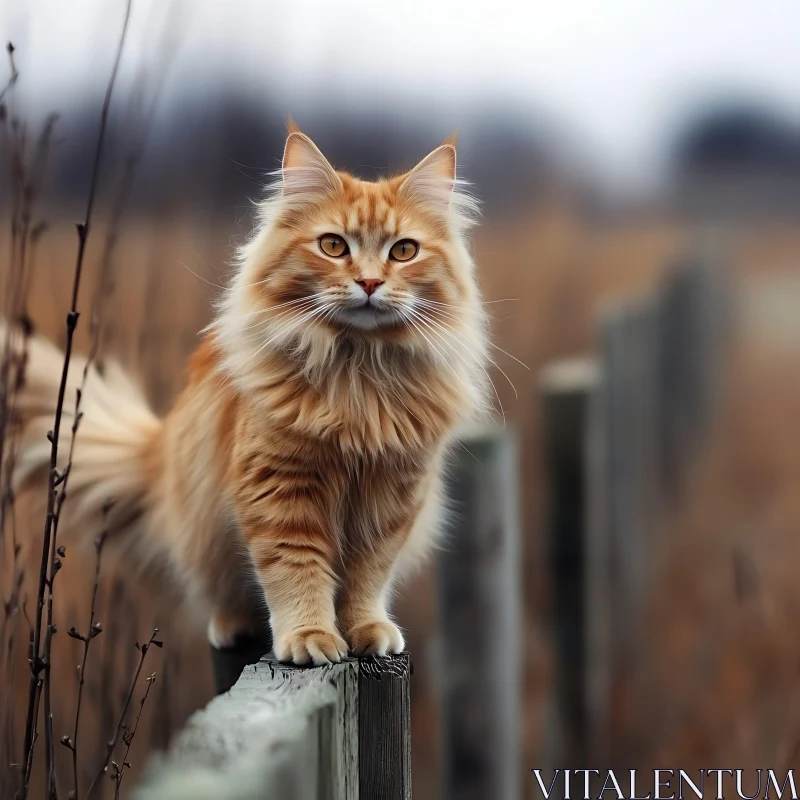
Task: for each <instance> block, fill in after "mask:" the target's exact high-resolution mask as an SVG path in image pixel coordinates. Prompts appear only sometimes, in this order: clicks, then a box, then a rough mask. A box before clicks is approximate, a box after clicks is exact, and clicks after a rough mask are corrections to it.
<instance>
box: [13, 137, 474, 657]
mask: <svg viewBox="0 0 800 800" xmlns="http://www.w3.org/2000/svg"><path fill="white" fill-rule="evenodd" d="M455 167H456V150H455V146H454V143H453V142H447V143H445V144H443V145H442V146H440V147H439V148H437V149H436V150H434V151H433V152H432V153H431V154H430V155H429V156H428V157H427V158H425V159H424V160H423V161H422V162H421V163H420V164H418V165H417V166H416V167H415V168H414V169H413V170H411V171H410V172H408V173H406V174H404V175H400V176H397V177H392V178H389V179H385V180H379V181H377V182H374V183H373V182H366V181H361V180H358V179H357V178H355V177H352V176H351V175H348V174H347V173H344V172H337V171H335V170H334V169H333V167H331V166H330V164H329V163H328V161H327V160H326V159H325V158H324V156H323V155H322V154H321V153H320V151H319V150H318V149H317V147H316V146H315V145H314V144H313V142H312V141H311V140H310V139H309V138H308V137H307V136H305V135H304V134H302V133H300V132H299V131H297V130H295V129H292V130H290V133H289V136H288V138H287V142H286V148H285V152H284V158H283V166H282V170H281V172H280V174H279V176H278V179H277V181H276V185H275V186H274V187H273V189H272V191H271V193H270V196H269V197H268V199H267V200H265V201H264V202H263V203H262V204H261V206H260V220H259V225H258V227H257V230H256V232H255V235H254V236H253V238H252V240H251V241H250V242H249V243H248V244H247V245H246V246H244V247H243V248H242V250H241V252H240V254H239V260H238V270H237V274H236V276H235V279H234V281H233V283H232V285H231V287H230V288H229V290H228V291H227V292H226V295H225V297H224V298H223V300H222V302H221V303H220V306H219V308H218V309H217V313H216V315H215V320H214V322H213V323H212V325H211V326H210V327H209V328H208V330H207V331H206V332H205V333H204V338H203V341H202V343H201V344H200V346H199V347H198V349H197V351H196V353H195V354H194V356H193V358H192V361H191V366H190V375H189V382H188V385H187V386H186V388H185V389H184V391H183V392H182V394H181V395H180V397H179V398H178V400H177V402H176V404H175V406H174V408H173V409H172V411H171V412H170V413H169V414H168V415H167V416H166V417H165V418H164V419H163V420H159V419H158V418H156V417H155V416H154V414H153V413H152V412H151V411H150V410H149V409H148V407H147V404H146V402H145V401H144V399H143V396H142V394H141V393H140V392H139V391H138V390H137V388H136V386H135V385H134V384H133V382H132V381H131V380H130V379H129V378H127V376H125V374H124V373H123V372H122V371H121V370H120V369H119V368H117V367H115V366H114V365H110V366H109V368H108V369H106V370H105V371H104V373H103V375H102V376H101V374H100V373H99V371H98V370H96V369H95V368H91V369H90V370H89V376H88V381H87V385H86V390H85V392H84V401H83V408H82V411H83V414H84V416H83V419H82V422H81V425H80V428H79V432H78V438H77V442H76V451H75V459H74V463H73V467H72V471H71V474H70V478H69V495H70V496H69V498H68V501H67V503H66V504H65V514H66V517H65V520H64V523H63V524H62V528H64V527H65V526H66V527H67V528H68V529H69V530H71V531H73V532H75V533H78V532H82V533H84V534H85V535H86V536H87V537H92V536H94V535H95V534H96V533H97V531H98V530H99V526H100V525H101V524H103V523H102V519H101V514H102V512H101V509H102V508H103V506H104V505H105V504H106V501H107V500H108V499H113V500H114V504H113V507H112V509H111V511H110V512H107V513H109V514H110V517H109V519H108V520H107V524H109V525H110V526H111V527H112V536H111V539H110V541H111V542H112V543H114V544H116V545H117V547H118V548H119V549H121V550H123V551H127V552H129V553H131V554H132V556H133V557H134V558H135V559H136V560H137V562H138V563H139V564H147V565H153V566H156V567H158V568H159V569H160V570H161V572H162V574H164V575H166V576H168V577H169V578H170V579H171V580H172V581H173V582H174V583H175V584H176V585H177V586H179V587H180V588H181V590H182V592H183V595H184V597H185V598H186V603H185V606H186V607H187V608H190V609H192V610H195V611H198V612H199V613H200V615H201V616H202V617H203V618H205V619H207V620H208V635H209V640H210V641H211V643H212V644H213V645H215V646H217V647H220V646H224V645H228V644H230V643H232V642H233V640H234V639H235V637H236V636H237V635H239V634H242V633H247V632H254V631H257V630H258V629H259V627H260V626H263V625H264V624H265V623H266V619H267V614H268V619H269V624H270V625H271V628H272V633H273V641H274V647H275V653H276V655H277V657H278V658H280V659H283V660H293V661H295V662H296V663H301V664H302V663H309V662H313V663H315V664H319V663H326V662H329V661H338V660H339V659H340V658H341V657H342V656H344V655H345V654H347V653H348V651H349V652H351V653H353V654H356V655H361V654H386V653H394V652H398V651H400V650H401V649H402V648H403V637H402V634H401V632H400V630H399V629H398V627H397V625H396V624H395V623H394V622H393V621H392V619H391V618H390V616H389V611H388V605H389V601H390V595H391V590H392V586H393V584H394V583H395V581H396V580H397V579H398V578H399V577H400V576H402V574H403V573H404V572H405V571H406V570H408V569H409V568H410V567H412V566H413V565H414V564H415V563H417V562H418V561H419V560H420V558H421V557H422V556H423V555H424V554H425V552H426V551H427V550H428V549H429V547H430V544H431V543H432V542H433V541H434V539H435V534H436V532H437V530H438V527H439V524H440V517H441V473H442V468H443V460H444V457H445V454H446V451H447V448H448V447H449V446H450V444H451V443H452V441H453V437H454V434H455V431H456V429H457V427H458V426H459V424H461V423H463V422H464V421H465V420H467V419H469V418H470V417H471V416H472V415H473V414H474V413H475V412H476V411H478V410H480V409H481V408H482V407H483V406H484V404H485V386H486V379H485V368H484V361H485V347H486V339H485V319H484V314H483V310H482V305H481V302H480V297H479V292H478V289H477V286H476V283H475V278H474V265H473V263H472V260H471V258H470V255H469V253H468V249H467V244H466V239H465V235H466V231H467V229H468V228H469V226H470V224H471V223H472V221H473V218H474V214H473V212H474V210H475V206H474V203H473V201H471V200H470V198H469V197H468V196H467V195H465V194H464V193H463V192H462V191H461V190H460V188H459V185H458V184H459V182H458V181H457V180H456V177H455ZM325 234H333V235H335V236H337V237H340V238H341V239H342V240H343V241H344V242H346V243H347V246H348V248H349V252H348V253H347V254H345V255H344V256H339V257H331V256H329V255H327V254H326V253H325V252H324V251H323V250H322V249H321V245H320V237H322V236H323V235H325ZM403 239H411V240H413V242H415V243H416V244H417V246H418V252H417V255H416V257H414V258H412V259H411V260H410V261H407V262H402V263H401V262H398V261H395V260H393V258H392V257H391V255H390V252H391V248H392V245H393V244H395V243H396V242H398V241H400V240H403ZM367 286H370V287H372V288H374V293H372V294H369V295H368V293H367V290H366V288H365V287H367ZM375 287H377V288H375ZM60 362H61V354H60V353H59V352H58V351H57V350H56V348H54V347H53V346H52V345H51V344H49V343H48V342H46V341H44V340H42V339H41V338H35V339H33V340H32V341H31V342H30V353H29V361H28V373H27V379H26V384H25V388H24V390H23V392H22V396H21V400H20V408H21V410H22V418H23V422H24V432H23V447H22V452H21V456H20V459H19V466H18V472H17V476H16V480H17V483H18V484H24V483H30V482H31V481H32V479H33V478H34V477H35V476H37V475H41V473H42V471H43V470H46V469H47V464H48V459H49V442H47V440H46V438H45V433H46V431H47V430H48V429H49V428H50V427H52V414H53V410H54V408H55V397H56V390H57V380H58V375H59V364H60ZM84 364H85V361H83V360H81V359H76V360H75V361H74V362H73V365H72V369H71V373H70V388H69V391H68V392H67V397H68V398H69V397H73V396H74V387H75V386H77V384H78V382H79V376H80V374H81V372H82V369H83V365H84ZM65 413H66V415H67V417H69V418H71V417H72V416H73V415H74V409H70V408H67V409H66V411H65ZM70 421H71V420H70ZM69 428H70V425H69V424H65V425H63V429H65V430H67V431H68V430H69ZM66 450H67V447H66V446H65V445H64V446H62V447H61V451H62V454H63V453H65V452H66ZM264 600H266V604H265V602H264Z"/></svg>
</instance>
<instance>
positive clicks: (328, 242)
mask: <svg viewBox="0 0 800 800" xmlns="http://www.w3.org/2000/svg"><path fill="white" fill-rule="evenodd" d="M319 249H320V250H322V252H323V253H325V255H326V256H330V257H331V258H341V257H342V256H346V255H347V254H348V253H349V252H350V249H349V248H348V246H347V242H346V241H345V240H344V239H342V237H341V236H337V235H336V234H335V233H326V234H324V235H322V236H320V237H319Z"/></svg>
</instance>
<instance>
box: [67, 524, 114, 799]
mask: <svg viewBox="0 0 800 800" xmlns="http://www.w3.org/2000/svg"><path fill="white" fill-rule="evenodd" d="M105 513H106V510H105V509H104V514H105ZM107 536H108V531H103V533H101V534H100V536H98V537H97V539H95V542H94V547H95V553H96V559H95V567H94V586H93V587H92V603H91V607H90V611H89V624H88V626H87V628H86V633H78V631H76V630H75V628H70V629H69V632H68V634H67V635H68V636H70V637H72V638H73V639H78V640H79V641H81V642H83V659H82V660H81V664H80V666H79V667H78V677H79V680H78V699H77V701H76V704H75V724H74V725H73V728H72V736H71V737H69V736H62V737H61V744H63V745H64V746H65V747H66V748H67V749H69V750H71V751H72V796H73V797H75V798H77V797H79V794H78V732H79V731H80V722H81V702H82V700H83V685H84V683H85V682H86V662H87V661H88V658H89V647H90V645H91V643H92V641H93V639H94V638H95V637H96V636H99V635H100V634H101V633H102V631H103V626H102V625H101V624H100V623H99V622H97V623H96V622H95V621H94V612H95V604H96V602H97V590H98V587H99V586H100V563H101V560H102V556H103V545H104V544H105V541H106V537H107Z"/></svg>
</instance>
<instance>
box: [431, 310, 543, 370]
mask: <svg viewBox="0 0 800 800" xmlns="http://www.w3.org/2000/svg"><path fill="white" fill-rule="evenodd" d="M416 301H417V302H418V303H420V305H423V306H428V305H433V303H432V301H430V300H426V299H425V298H422V297H418V298H416ZM436 313H437V314H441V315H442V316H445V317H447V318H448V319H452V320H453V321H455V322H460V321H461V318H460V317H458V316H456V315H455V314H453V313H450V312H445V311H438V310H437V311H436ZM443 324H444V325H447V323H446V322H443ZM448 327H451V326H448ZM453 332H454V333H455V334H458V331H456V330H455V329H453ZM486 344H487V345H488V346H489V347H493V348H494V349H495V350H497V351H499V352H500V353H503V354H504V355H507V356H508V357H509V358H510V359H513V360H514V361H516V362H517V364H519V365H520V366H522V367H525V369H527V370H528V372H530V369H531V368H530V367H529V366H528V365H527V364H526V363H525V362H524V361H520V360H519V359H518V358H517V357H516V356H515V355H512V354H511V353H509V352H508V351H507V350H503V348H502V347H499V346H498V345H496V344H495V343H494V342H490V341H488V340H487V341H486Z"/></svg>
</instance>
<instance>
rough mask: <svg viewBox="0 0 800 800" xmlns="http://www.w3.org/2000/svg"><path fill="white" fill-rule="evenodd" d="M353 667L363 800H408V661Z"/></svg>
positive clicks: (364, 663) (395, 659) (365, 662)
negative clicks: (357, 711)
mask: <svg viewBox="0 0 800 800" xmlns="http://www.w3.org/2000/svg"><path fill="white" fill-rule="evenodd" d="M358 666H359V670H358V708H359V717H358V748H359V785H360V786H361V787H362V797H363V798H364V800H366V798H369V800H411V660H410V658H409V655H408V653H401V654H400V655H398V656H394V657H392V658H364V659H361V660H360V661H359V665H358Z"/></svg>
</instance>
